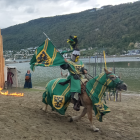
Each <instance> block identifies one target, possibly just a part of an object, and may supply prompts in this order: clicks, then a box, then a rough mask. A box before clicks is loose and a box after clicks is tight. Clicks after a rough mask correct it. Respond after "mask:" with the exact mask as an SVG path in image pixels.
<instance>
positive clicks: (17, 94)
mask: <svg viewBox="0 0 140 140" xmlns="http://www.w3.org/2000/svg"><path fill="white" fill-rule="evenodd" d="M1 90H2V88H0V94H1V95H6V96H18V97H19V96H20V97H22V96H24V93H16V92H14V93H8V91H6V92H1Z"/></svg>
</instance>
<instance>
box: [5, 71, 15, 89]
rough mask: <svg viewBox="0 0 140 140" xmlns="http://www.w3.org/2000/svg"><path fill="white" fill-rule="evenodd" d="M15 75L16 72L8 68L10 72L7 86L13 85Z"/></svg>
mask: <svg viewBox="0 0 140 140" xmlns="http://www.w3.org/2000/svg"><path fill="white" fill-rule="evenodd" d="M13 76H14V74H13V73H12V72H11V70H10V69H8V73H7V87H12V84H13V80H12V77H13Z"/></svg>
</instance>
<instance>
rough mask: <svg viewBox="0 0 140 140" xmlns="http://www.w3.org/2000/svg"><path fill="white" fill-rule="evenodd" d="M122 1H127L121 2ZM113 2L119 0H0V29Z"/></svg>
mask: <svg viewBox="0 0 140 140" xmlns="http://www.w3.org/2000/svg"><path fill="white" fill-rule="evenodd" d="M124 1H125V2H126V1H127V0H121V2H124ZM128 1H129V0H128ZM113 2H114V3H116V2H119V0H118V1H116V0H108V1H104V0H23V1H21V0H0V6H1V7H0V21H1V22H0V28H6V27H8V26H12V25H15V24H19V23H24V22H27V21H29V20H32V19H37V18H40V17H50V16H55V15H63V14H70V13H76V12H80V11H84V10H87V9H91V8H94V7H99V6H103V5H107V4H113ZM1 19H2V20H1Z"/></svg>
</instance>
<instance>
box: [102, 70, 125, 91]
mask: <svg viewBox="0 0 140 140" xmlns="http://www.w3.org/2000/svg"><path fill="white" fill-rule="evenodd" d="M104 71H105V73H106V75H107V85H108V87H109V88H110V89H113V88H116V89H117V90H119V91H122V90H127V86H126V84H125V83H123V81H122V80H121V79H120V77H118V76H116V75H115V74H113V73H112V72H109V71H108V70H106V69H104Z"/></svg>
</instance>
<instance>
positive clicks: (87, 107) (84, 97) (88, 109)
mask: <svg viewBox="0 0 140 140" xmlns="http://www.w3.org/2000/svg"><path fill="white" fill-rule="evenodd" d="M104 70H105V73H106V75H109V76H108V78H109V79H110V80H112V81H113V80H115V78H116V76H114V75H113V74H112V75H111V73H110V72H108V71H107V70H106V69H104ZM117 78H118V77H117ZM84 84H86V83H84ZM84 84H82V85H81V95H80V100H81V103H82V106H83V107H84V109H83V111H82V113H81V114H80V115H78V116H72V117H71V118H70V119H69V121H70V122H72V121H77V120H79V119H81V118H82V117H84V116H85V115H86V113H87V115H88V119H89V121H90V126H91V129H92V130H93V131H99V129H98V128H96V126H95V125H94V124H93V119H92V118H93V117H92V110H93V104H92V101H91V99H90V98H89V96H88V94H87V93H86V87H85V85H84ZM115 88H116V89H117V90H126V89H127V86H126V85H125V84H122V83H120V84H117V87H115ZM71 102H72V101H71ZM42 110H43V111H47V105H45V106H44V107H43V108H42Z"/></svg>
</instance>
